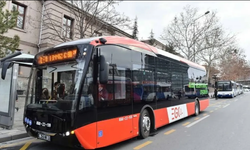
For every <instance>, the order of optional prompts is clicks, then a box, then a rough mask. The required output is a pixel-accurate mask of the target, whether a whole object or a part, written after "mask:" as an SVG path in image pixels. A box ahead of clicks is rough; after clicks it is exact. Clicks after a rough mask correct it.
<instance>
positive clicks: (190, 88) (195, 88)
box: [185, 82, 209, 98]
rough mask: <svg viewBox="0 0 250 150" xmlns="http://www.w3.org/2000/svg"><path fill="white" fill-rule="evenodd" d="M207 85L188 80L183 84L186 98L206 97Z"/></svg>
mask: <svg viewBox="0 0 250 150" xmlns="http://www.w3.org/2000/svg"><path fill="white" fill-rule="evenodd" d="M208 94H209V91H208V85H207V84H206V83H194V82H190V83H189V84H188V85H185V96H186V97H188V98H193V97H208Z"/></svg>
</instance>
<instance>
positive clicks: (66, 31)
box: [63, 16, 73, 39]
mask: <svg viewBox="0 0 250 150" xmlns="http://www.w3.org/2000/svg"><path fill="white" fill-rule="evenodd" d="M72 30H73V19H72V18H70V17H67V16H64V18H63V35H64V36H65V37H66V38H70V39H72V38H73V36H72V35H73V31H72Z"/></svg>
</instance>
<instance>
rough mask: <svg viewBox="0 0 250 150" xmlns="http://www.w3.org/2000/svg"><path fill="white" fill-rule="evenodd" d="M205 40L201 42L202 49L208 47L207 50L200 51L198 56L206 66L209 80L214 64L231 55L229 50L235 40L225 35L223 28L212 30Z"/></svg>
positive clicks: (231, 36)
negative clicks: (228, 54)
mask: <svg viewBox="0 0 250 150" xmlns="http://www.w3.org/2000/svg"><path fill="white" fill-rule="evenodd" d="M204 39H205V40H203V41H201V42H200V45H202V47H206V49H205V50H202V51H200V52H199V53H198V54H197V56H198V58H199V60H200V61H202V62H204V63H205V64H206V66H207V68H206V69H207V80H209V78H210V76H209V75H210V69H211V67H212V64H213V63H216V61H218V60H219V59H220V58H223V56H225V55H226V54H227V53H229V51H228V50H229V49H230V48H231V47H232V46H233V44H234V43H235V38H234V36H233V35H230V34H225V32H224V31H223V30H222V27H218V28H215V29H214V30H210V32H209V34H207V33H206V34H205V35H204ZM200 45H198V46H200ZM198 49H199V47H198Z"/></svg>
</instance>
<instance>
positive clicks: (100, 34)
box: [93, 31, 102, 37]
mask: <svg viewBox="0 0 250 150" xmlns="http://www.w3.org/2000/svg"><path fill="white" fill-rule="evenodd" d="M93 36H94V37H98V36H102V33H100V32H98V31H94V34H93Z"/></svg>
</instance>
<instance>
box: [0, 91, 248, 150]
mask: <svg viewBox="0 0 250 150" xmlns="http://www.w3.org/2000/svg"><path fill="white" fill-rule="evenodd" d="M249 106H250V92H249V93H244V94H243V95H240V96H237V97H235V98H233V99H232V98H228V99H218V100H214V99H211V100H210V106H209V107H208V108H207V109H206V110H205V111H203V112H202V113H201V114H200V115H199V116H198V117H194V116H191V117H188V118H185V119H182V120H180V121H177V122H175V123H172V124H170V125H167V126H165V127H162V128H160V129H158V134H156V135H155V136H151V137H149V138H147V139H143V140H140V139H136V138H134V139H131V140H128V141H125V142H122V143H118V144H115V145H113V146H109V147H106V148H103V149H101V150H112V149H115V150H129V149H131V150H133V149H141V150H154V149H171V150H182V149H185V150H236V149H240V150H249V149H250V141H249V139H250V134H249V131H250V109H249ZM0 149H2V150H19V149H20V150H44V149H46V150H57V149H60V150H72V149H71V148H67V147H61V146H58V145H53V144H50V143H47V142H44V141H41V140H37V139H33V138H25V139H20V140H16V141H10V142H6V143H1V144H0Z"/></svg>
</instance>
